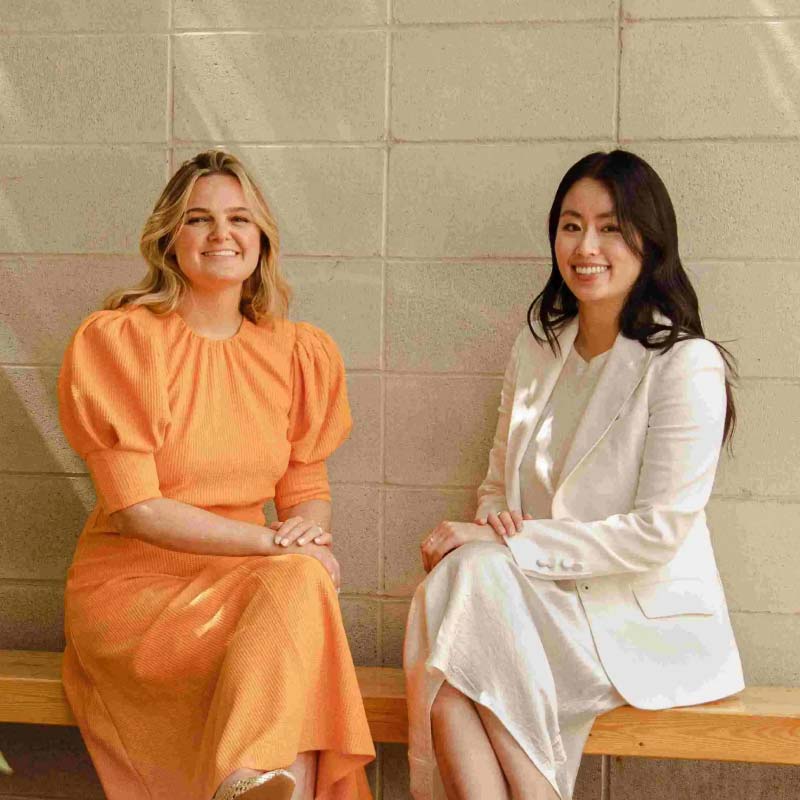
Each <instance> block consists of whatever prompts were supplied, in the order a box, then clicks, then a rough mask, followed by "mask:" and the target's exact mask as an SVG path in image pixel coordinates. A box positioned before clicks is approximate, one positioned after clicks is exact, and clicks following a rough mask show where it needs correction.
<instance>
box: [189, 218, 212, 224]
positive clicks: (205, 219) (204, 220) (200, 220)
mask: <svg viewBox="0 0 800 800" xmlns="http://www.w3.org/2000/svg"><path fill="white" fill-rule="evenodd" d="M208 220H209V217H189V219H187V220H186V224H187V225H197V223H199V222H208Z"/></svg>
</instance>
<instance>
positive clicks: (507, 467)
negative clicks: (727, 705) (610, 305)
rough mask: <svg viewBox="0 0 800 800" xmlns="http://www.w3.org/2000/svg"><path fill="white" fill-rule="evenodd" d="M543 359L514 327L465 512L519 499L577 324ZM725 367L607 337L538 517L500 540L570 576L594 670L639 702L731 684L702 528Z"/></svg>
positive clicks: (692, 344)
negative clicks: (592, 386)
mask: <svg viewBox="0 0 800 800" xmlns="http://www.w3.org/2000/svg"><path fill="white" fill-rule="evenodd" d="M577 329H578V324H577V320H573V321H572V322H571V323H570V324H569V325H568V326H567V327H566V328H564V329H563V331H562V332H561V334H560V336H559V342H560V345H561V353H560V355H559V356H554V355H553V353H552V351H551V350H550V348H549V346H548V345H544V346H542V345H541V344H539V343H538V342H537V341H536V340H535V339H534V338H533V336H532V335H531V332H530V331H529V330H528V328H527V327H526V328H525V329H524V330H523V331H522V332H521V333H520V335H519V337H518V338H517V341H516V343H515V345H514V348H513V350H512V354H511V359H510V361H509V364H508V368H507V370H506V374H505V379H504V382H503V391H502V396H501V401H500V409H499V418H498V422H497V433H496V435H495V438H494V444H493V446H492V451H491V454H490V457H489V471H488V474H487V476H486V480H485V481H484V482H483V484H482V485H481V487H480V489H479V490H478V498H479V505H478V515H479V516H485V515H486V514H487V513H488V512H490V511H500V510H503V509H506V508H507V509H511V510H519V509H520V488H519V467H520V462H521V460H522V457H523V455H524V453H525V451H526V449H527V447H528V443H529V441H530V439H531V436H532V434H533V431H534V428H535V427H536V423H537V421H538V419H539V415H540V414H541V413H542V410H543V409H544V407H545V404H546V403H547V400H548V398H549V396H550V393H551V391H552V390H553V387H554V386H555V383H556V380H557V379H558V376H559V374H560V372H561V369H562V367H563V365H564V361H565V360H566V358H567V356H568V355H569V352H570V350H571V349H572V346H573V342H574V340H575V336H576V334H577ZM724 379H725V371H724V363H723V361H722V358H721V356H720V355H719V352H718V351H717V349H716V348H715V347H714V345H712V344H711V343H710V342H708V341H706V340H704V339H692V340H687V341H683V342H680V343H678V344H676V345H675V346H674V347H673V348H672V349H671V350H670V351H669V352H668V353H665V354H664V355H660V354H659V353H658V351H654V350H648V349H647V348H645V347H643V346H642V345H641V344H640V343H639V342H638V341H636V340H633V339H628V338H626V337H624V336H623V335H622V334H620V335H619V336H618V337H617V339H616V342H615V343H614V346H613V348H612V350H611V352H610V354H609V357H608V360H607V362H606V365H605V367H604V368H603V372H602V374H601V376H600V379H599V381H598V384H597V388H596V390H595V392H594V394H593V395H592V397H591V399H590V401H589V405H588V407H587V409H586V413H585V414H584V416H583V418H582V419H581V422H580V424H579V425H578V428H577V430H576V432H575V437H574V439H573V442H572V445H571V447H570V450H569V452H568V454H567V458H566V462H565V464H564V469H563V471H562V474H561V478H560V481H559V484H558V486H557V488H556V491H555V494H554V496H553V501H552V509H551V515H550V516H551V518H550V519H540V520H534V521H529V522H525V523H524V531H523V532H522V533H520V534H517V535H516V536H513V537H510V538H509V539H508V540H507V541H508V545H509V547H510V549H511V552H512V553H513V556H514V559H515V560H516V562H517V564H518V565H519V566H520V568H521V569H522V570H524V571H525V572H526V573H528V574H530V575H531V576H534V577H536V578H544V579H549V580H564V579H573V580H575V581H576V585H577V588H578V593H579V595H580V599H581V601H582V603H583V607H584V609H585V611H586V616H587V618H588V620H589V625H590V626H591V630H592V635H593V637H594V641H595V644H596V645H597V651H598V654H599V656H600V659H601V662H602V664H603V667H604V668H605V670H606V673H607V674H608V677H609V678H610V680H611V682H612V684H613V685H614V686H615V687H616V689H617V690H618V691H619V693H620V694H621V695H622V696H623V697H624V698H625V700H626V701H627V702H628V703H630V704H631V705H633V706H638V707H639V708H666V707H669V706H676V705H692V704H695V703H703V702H707V701H710V700H714V699H717V698H720V697H725V696H727V695H730V694H733V693H735V692H738V691H740V690H741V689H742V688H743V687H744V679H743V676H742V666H741V661H740V659H739V652H738V650H737V647H736V641H735V639H734V636H733V631H732V630H731V625H730V619H729V616H728V609H727V606H726V603H725V596H724V593H723V589H722V583H721V582H720V578H719V573H718V571H717V566H716V563H715V560H714V553H713V551H712V548H711V539H710V536H709V532H708V527H707V525H706V515H705V506H706V503H707V502H708V499H709V496H710V494H711V487H712V485H713V482H714V473H715V471H716V467H717V461H718V459H719V453H720V448H721V442H722V432H723V425H724V419H725V383H724Z"/></svg>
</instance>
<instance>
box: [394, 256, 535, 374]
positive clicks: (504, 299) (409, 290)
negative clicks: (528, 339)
mask: <svg viewBox="0 0 800 800" xmlns="http://www.w3.org/2000/svg"><path fill="white" fill-rule="evenodd" d="M549 274H550V268H549V267H546V266H544V265H541V264H531V263H515V262H512V263H503V262H496V261H490V262H483V263H479V264H449V263H446V264H441V263H440V264H429V263H419V264H418V263H408V262H394V263H390V264H389V265H388V267H387V271H386V365H387V367H388V368H389V369H391V370H399V371H414V370H417V371H420V372H493V373H500V374H502V372H503V371H504V369H505V365H506V361H507V360H508V355H509V353H510V351H511V346H512V345H513V343H514V339H515V338H516V336H517V334H518V333H519V331H520V330H521V328H522V327H523V326H524V325H525V324H526V322H525V320H526V314H527V311H528V306H529V305H530V302H531V300H533V298H534V297H535V296H536V294H538V293H539V291H541V289H542V288H543V286H544V284H545V281H546V280H547V276H548V275H549Z"/></svg>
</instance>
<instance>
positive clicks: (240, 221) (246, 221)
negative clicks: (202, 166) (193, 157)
mask: <svg viewBox="0 0 800 800" xmlns="http://www.w3.org/2000/svg"><path fill="white" fill-rule="evenodd" d="M260 254H261V229H260V228H259V227H258V225H256V223H255V222H254V221H253V215H252V213H251V210H250V209H249V208H248V204H247V201H246V199H245V196H244V192H243V191H242V186H241V184H240V183H239V181H238V180H237V179H236V178H235V177H233V176H232V175H227V174H214V175H205V176H204V177H202V178H198V180H197V182H196V183H195V184H194V187H193V189H192V192H191V194H190V195H189V203H188V206H187V211H186V214H185V216H184V219H183V224H182V226H181V228H180V231H179V232H178V237H177V239H176V240H175V258H176V260H177V262H178V266H179V267H180V269H181V272H183V274H184V275H185V276H186V278H187V279H188V281H189V283H190V285H191V287H192V289H193V290H194V291H203V292H209V291H212V292H213V291H222V290H225V289H230V288H231V287H233V286H237V285H238V286H241V284H242V282H243V281H245V280H246V279H247V278H248V277H249V276H250V275H251V274H252V273H253V271H254V270H255V269H256V266H257V265H258V259H259V255H260Z"/></svg>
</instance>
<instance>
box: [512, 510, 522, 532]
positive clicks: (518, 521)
mask: <svg viewBox="0 0 800 800" xmlns="http://www.w3.org/2000/svg"><path fill="white" fill-rule="evenodd" d="M511 521H512V522H513V523H514V533H522V514H520V512H519V511H512V512H511Z"/></svg>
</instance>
